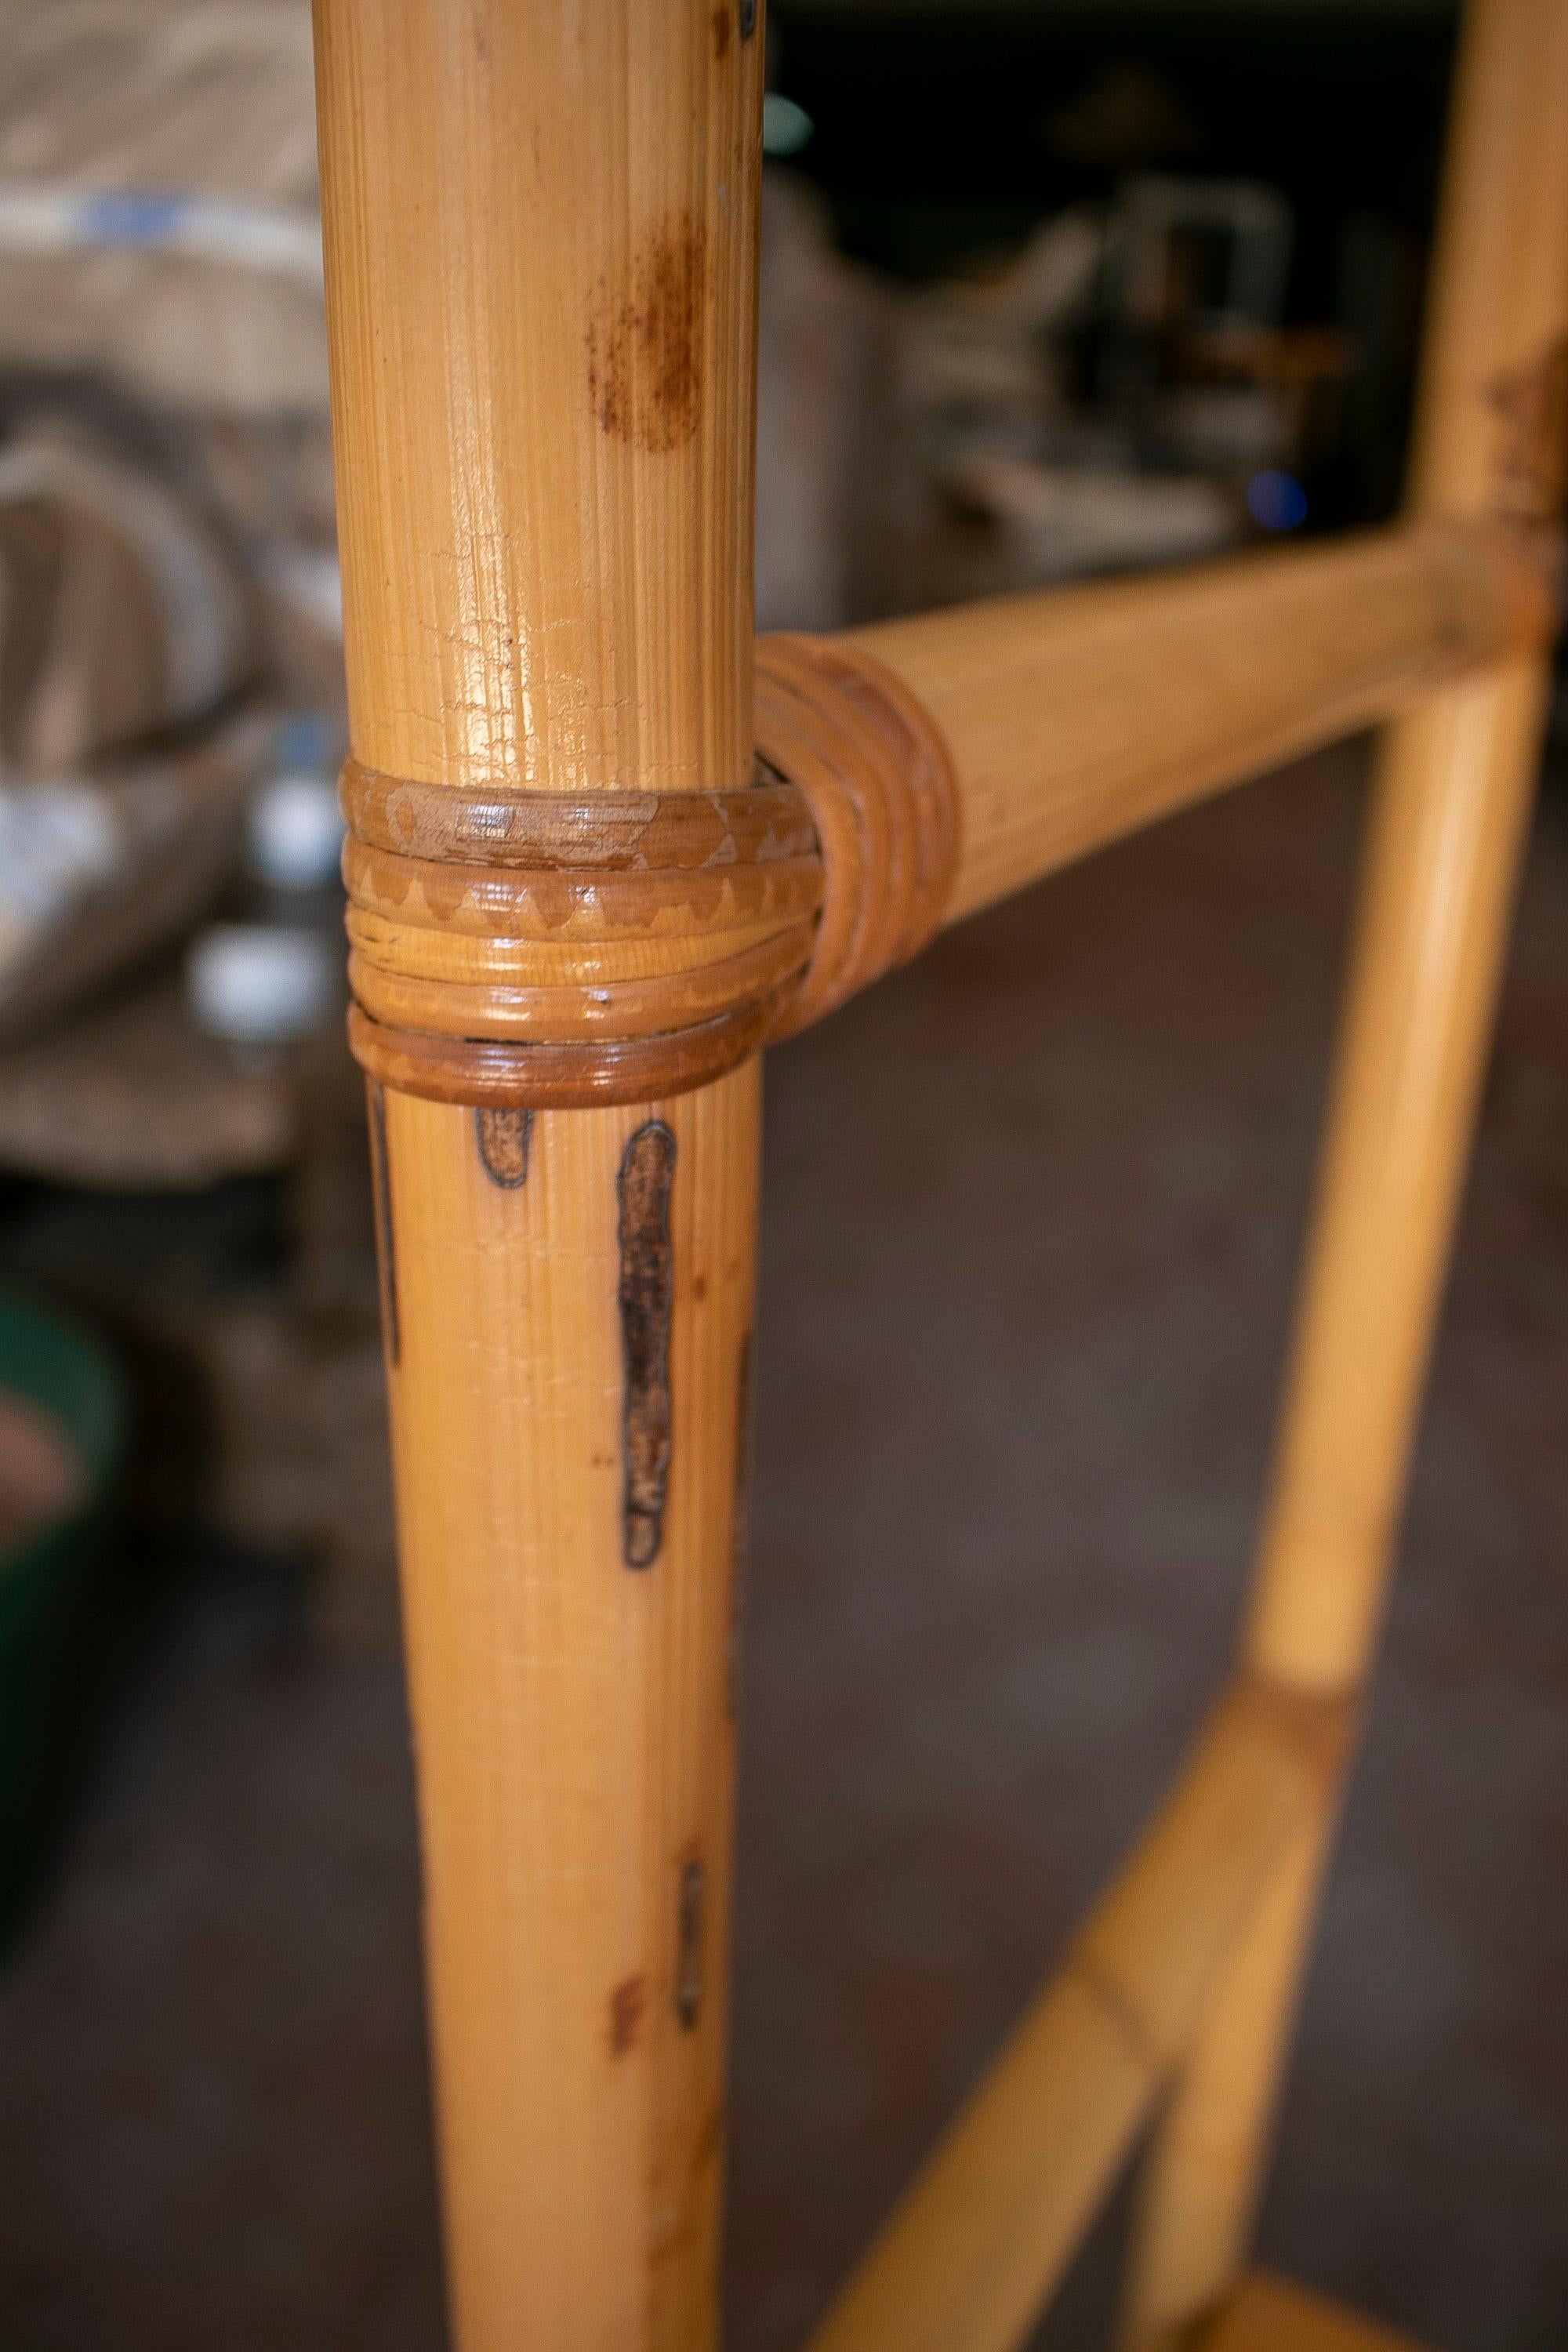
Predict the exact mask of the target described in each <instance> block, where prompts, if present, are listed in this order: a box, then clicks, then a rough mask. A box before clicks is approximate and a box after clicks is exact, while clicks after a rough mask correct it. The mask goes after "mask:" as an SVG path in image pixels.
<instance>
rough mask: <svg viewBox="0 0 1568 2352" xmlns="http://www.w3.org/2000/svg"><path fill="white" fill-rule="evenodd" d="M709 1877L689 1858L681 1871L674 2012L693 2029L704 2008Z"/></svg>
mask: <svg viewBox="0 0 1568 2352" xmlns="http://www.w3.org/2000/svg"><path fill="white" fill-rule="evenodd" d="M706 1893H707V1881H706V1878H705V1876H704V1874H703V1869H702V1864H700V1862H698V1861H696V1860H693V1861H690V1862H689V1863H688V1864H686V1866H685V1868H684V1869H683V1870H682V1872H681V1874H680V1896H679V1909H678V1912H677V1915H676V1945H675V1955H676V1957H675V2014H676V2016H677V2017H678V2018H679V2021H680V2024H681V2026H682V2028H683V2029H684V2031H685V2032H688V2033H690V2032H693V2031H694V2030H695V2028H696V2024H697V2020H698V2018H699V2017H700V2014H701V2011H702V1911H703V1901H704V1896H705V1895H706Z"/></svg>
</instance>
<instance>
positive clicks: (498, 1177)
mask: <svg viewBox="0 0 1568 2352" xmlns="http://www.w3.org/2000/svg"><path fill="white" fill-rule="evenodd" d="M532 1135H533V1113H532V1112H531V1110H477V1111H475V1113H474V1138H475V1140H476V1141H477V1143H478V1144H479V1159H480V1160H481V1162H482V1163H483V1166H484V1171H485V1174H486V1175H487V1176H488V1177H489V1180H490V1182H491V1183H492V1184H500V1185H501V1186H502V1187H503V1188H504V1189H505V1190H506V1191H507V1192H516V1190H517V1188H518V1186H519V1185H520V1184H526V1183H527V1181H528V1147H529V1144H530V1142H531V1139H532Z"/></svg>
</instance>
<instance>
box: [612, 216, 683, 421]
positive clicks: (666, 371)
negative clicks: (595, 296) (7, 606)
mask: <svg viewBox="0 0 1568 2352" xmlns="http://www.w3.org/2000/svg"><path fill="white" fill-rule="evenodd" d="M706 276H707V272H706V267H705V254H704V247H703V239H702V231H701V228H700V225H699V224H698V223H697V222H696V221H695V220H693V219H692V218H691V217H690V216H689V215H686V216H683V217H682V218H680V219H679V220H678V221H675V222H672V223H670V224H668V226H666V227H664V228H662V229H660V230H659V231H658V234H657V235H656V236H653V237H652V238H651V239H650V240H649V241H648V243H647V245H646V246H645V247H644V248H643V250H642V252H641V254H640V255H639V256H638V257H637V260H636V261H635V263H634V265H633V269H632V291H631V293H630V295H629V296H627V297H626V298H624V299H616V298H615V297H613V296H612V295H611V294H610V292H609V289H607V288H604V287H601V289H600V299H599V305H598V312H597V315H596V316H595V319H594V320H593V321H592V323H591V324H590V326H589V329H588V394H589V397H590V399H591V400H592V401H593V404H594V414H595V416H596V417H597V418H598V420H599V425H600V429H601V430H602V431H603V432H605V433H607V434H608V435H609V436H610V437H611V439H612V440H615V441H629V442H631V443H633V444H634V445H635V446H637V448H639V449H648V450H653V451H655V452H662V451H668V450H671V449H679V448H680V447H681V446H683V445H684V444H685V443H686V442H688V441H689V440H690V438H691V436H692V435H693V434H694V433H695V432H696V430H697V421H698V416H699V413H700V408H701V404H702V341H703V336H702V319H703V292H704V286H705V281H706Z"/></svg>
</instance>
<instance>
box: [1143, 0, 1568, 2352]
mask: <svg viewBox="0 0 1568 2352" xmlns="http://www.w3.org/2000/svg"><path fill="white" fill-rule="evenodd" d="M1565 327H1568V0H1474V5H1472V8H1471V12H1470V18H1469V23H1468V31H1467V36H1466V40H1465V44H1464V47H1463V52H1462V57H1461V63H1460V69H1459V79H1458V97H1457V113H1456V124H1455V132H1454V139H1453V147H1452V153H1451V157H1450V166H1449V177H1448V183H1447V192H1446V198H1445V211H1444V218H1443V222H1442V226H1441V233H1440V237H1439V243H1438V247H1437V256H1436V270H1435V278H1434V294H1433V303H1432V318H1431V323H1430V326H1429V330H1428V350H1427V358H1426V377H1425V383H1424V387H1423V405H1422V415H1421V425H1420V434H1419V439H1418V446H1417V454H1416V462H1415V473H1414V478H1413V488H1412V500H1411V503H1412V506H1413V508H1414V510H1415V512H1416V513H1417V514H1424V515H1425V514H1447V515H1464V516H1491V517H1493V518H1495V519H1498V520H1509V521H1512V522H1514V523H1516V524H1517V525H1519V526H1520V528H1521V530H1525V531H1530V530H1534V529H1536V528H1537V527H1539V526H1541V525H1543V524H1545V523H1547V522H1548V521H1549V520H1551V519H1552V516H1554V514H1555V512H1556V510H1557V508H1558V505H1559V502H1560V479H1561V467H1562V462H1563V448H1562V392H1563V334H1564V329H1565ZM1546 684H1547V666H1546V664H1545V663H1544V661H1541V660H1521V661H1515V662H1511V663H1510V664H1508V665H1506V666H1504V667H1500V668H1499V669H1498V670H1496V671H1494V672H1493V673H1492V674H1491V675H1490V676H1489V677H1484V678H1482V679H1480V680H1479V681H1477V682H1475V683H1472V684H1468V685H1466V686H1462V687H1459V688H1455V689H1453V690H1451V691H1449V692H1447V693H1445V694H1443V695H1442V696H1440V697H1438V698H1436V699H1435V700H1434V701H1433V702H1431V703H1430V704H1428V705H1426V706H1425V707H1424V708H1422V709H1420V710H1419V711H1417V712H1416V713H1415V714H1414V715H1413V716H1412V717H1410V718H1408V719H1404V720H1402V721H1400V722H1399V724H1398V725H1397V726H1395V727H1394V728H1393V729H1391V730H1389V733H1388V736H1387V737H1386V739H1385V742H1384V751H1383V758H1382V763H1381V770H1380V774H1379V779H1378V782H1377V784H1376V787H1375V793H1376V798H1375V806H1374V814H1373V828H1372V837H1371V841H1370V845H1369V850H1368V861H1367V876H1366V882H1365V886H1364V890H1363V902H1362V907H1361V910H1360V917H1359V922H1358V930H1357V940H1356V948H1355V955H1354V963H1353V969H1352V982H1351V988H1350V995H1349V1002H1348V1005H1347V1010H1346V1015H1345V1024H1344V1033H1343V1039H1342V1048H1341V1055H1340V1062H1339V1067H1338V1073H1337V1076H1336V1083H1335V1090H1334V1099H1333V1104H1332V1108H1331V1119H1330V1126H1329V1131H1328V1139H1327V1144H1326V1149H1325V1155H1324V1164H1323V1170H1322V1174H1321V1189H1320V1197H1319V1203H1318V1209H1317V1213H1316V1218H1315V1223H1314V1231H1313V1234H1312V1240H1311V1245H1310V1254H1309V1259H1308V1266H1307V1274H1306V1279H1305V1285H1304V1291H1303V1298H1302V1305H1301V1309H1300V1324H1299V1328H1298V1333H1297V1340H1296V1348H1295V1357H1294V1363H1293V1368H1292V1373H1291V1378H1290V1382H1289V1397H1288V1402H1287V1409H1286V1413H1285V1421H1284V1428H1283V1434H1282V1439H1281V1444H1280V1451H1279V1464H1278V1467H1277V1472H1276V1476H1275V1483H1274V1491H1273V1496H1272V1499H1271V1502H1270V1506H1269V1509H1268V1518H1267V1524H1266V1527H1265V1530H1264V1537H1263V1545H1262V1553H1261V1559H1260V1561H1259V1566H1258V1580H1257V1588H1256V1591H1255V1596H1254V1601H1253V1605H1252V1609H1251V1612H1250V1617H1249V1622H1248V1624H1247V1631H1246V1635H1245V1643H1244V1646H1245V1653H1246V1663H1247V1666H1248V1667H1249V1668H1250V1669H1251V1671H1253V1672H1255V1673H1257V1674H1259V1675H1265V1676H1267V1677H1269V1678H1271V1679H1272V1680H1274V1681H1277V1682H1279V1683H1282V1684H1285V1685H1289V1686H1293V1687H1295V1688H1299V1689H1303V1690H1309V1691H1312V1692H1316V1693H1320V1694H1322V1693H1342V1694H1345V1695H1349V1694H1352V1693H1353V1692H1355V1691H1356V1690H1357V1689H1358V1688H1359V1687H1360V1686H1361V1685H1362V1683H1363V1678H1364V1675H1365V1673H1366V1669H1367V1665H1368V1662H1369V1659H1370V1656H1371V1653H1372V1648H1373V1643H1374V1642H1375V1638H1376V1633H1377V1629H1378V1623H1379V1620H1380V1617H1381V1612H1382V1604H1383V1598H1384V1588H1385V1585H1386V1580H1387V1575H1388V1570H1389V1566H1390V1560H1391V1555H1392V1549H1393V1544H1394V1537H1395V1534H1396V1529H1397V1519H1398V1513H1399V1509H1400V1505H1401V1501H1402V1497H1403V1494H1404V1489H1405V1478H1406V1472H1407V1465H1408V1460H1409V1454H1410V1448H1411V1444H1412V1438H1413V1433H1414V1429H1415V1418H1416V1413H1417V1410H1418V1406H1419V1401H1420V1392H1421V1387H1422V1382H1423V1379H1424V1376H1425V1371H1426V1360H1427V1354H1428V1350H1429V1346H1430V1340H1431V1334H1432V1328H1433V1324H1434V1321H1435V1318H1436V1309H1437V1306H1438V1303H1439V1299H1440V1294H1441V1286H1442V1282H1443V1277H1444V1273H1445V1268H1446V1265H1447V1255H1448V1251H1449V1245H1450V1239H1451V1234H1452V1228H1453V1222H1454V1216H1455V1212H1456V1207H1457V1203H1458V1196H1459V1191H1460V1186H1461V1183H1462V1180H1463V1174H1464V1169H1465V1165H1466V1160H1467V1158H1468V1148H1469V1141H1470V1136H1471V1132H1472V1129H1473V1126H1474V1118H1475V1107H1476V1099H1477V1095H1478V1092H1479V1082H1480V1077H1481V1073H1482V1069H1483V1066H1484V1061H1485V1055H1486V1049H1487V1043H1488V1038H1489V1032H1490V1023H1491V1014H1492V1008H1493V1004H1494V1001H1495V996H1496V991H1497V985H1498V978H1499V971H1500V963H1501V959H1502V952H1503V948H1504V945H1505V940H1506V929H1507V922H1508V917H1509V910H1510V904H1511V899H1512V894H1513V888H1514V882H1515V877H1516V873H1517V868H1518V864H1519V857H1520V852H1521V845H1522V841H1523V838H1524V834H1525V828H1526V824H1527V821H1528V814H1529V804H1530V798H1531V788H1532V785H1533V781H1534V773H1535V768H1536V763H1537V760H1538V757H1539V750H1540V739H1541V726H1542V710H1543V705H1544V697H1545V691H1546ZM1331 1813H1332V1796H1331V1794H1330V1796H1329V1798H1328V1799H1327V1801H1326V1803H1325V1812H1324V1818H1323V1821H1322V1822H1321V1825H1320V1827H1319V1830H1318V1832H1317V1833H1316V1834H1315V1835H1312V1836H1308V1837H1305V1838H1303V1840H1302V1842H1301V1843H1300V1848H1299V1850H1298V1851H1297V1852H1295V1853H1293V1854H1292V1855H1291V1857H1290V1858H1289V1862H1288V1864H1286V1866H1285V1867H1284V1869H1283V1870H1282V1872H1281V1874H1280V1876H1279V1881H1278V1882H1277V1884H1276V1886H1275V1888H1274V1890H1273V1892H1272V1895H1270V1897H1269V1899H1268V1901H1267V1902H1266V1903H1265V1905H1264V1906H1262V1908H1261V1910H1260V1912H1259V1916H1258V1919H1257V1921H1256V1923H1255V1925H1254V1927H1253V1929H1252V1931H1251V1934H1250V1936H1249V1937H1248V1938H1247V1940H1246V1942H1245V1943H1244V1945H1243V1946H1242V1948H1241V1949H1240V1950H1239V1951H1238V1953H1237V1957H1236V1958H1235V1960H1234V1962H1233V1963H1232V1966H1231V1968H1230V1969H1229V1971H1228V1972H1227V1975H1226V1979H1225V1980H1224V1982H1223V1985H1222V1987H1221V1990H1220V1992H1219V1995H1218V1997H1217V1998H1216V2000H1215V2005H1214V2010H1213V2013H1212V2016H1211V2018H1210V2021H1209V2023H1208V2025H1207V2027H1206V2029H1205V2032H1204V2033H1203V2035H1202V2036H1201V2037H1200V2039H1199V2042H1198V2043H1197V2045H1196V2047H1195V2049H1194V2053H1193V2055H1192V2057H1191V2060H1190V2062H1189V2063H1188V2064H1187V2066H1186V2067H1185V2069H1184V2074H1183V2076H1182V2078H1181V2080H1180V2082H1179V2084H1178V2086H1177V2089H1176V2091H1175V2094H1174V2095H1173V2101H1172V2104H1171V2107H1170V2110H1169V2113H1168V2116H1167V2118H1166V2120H1165V2122H1164V2124H1163V2128H1162V2131H1161V2133H1160V2135H1159V2137H1158V2139H1157V2142H1156V2145H1155V2147H1154V2149H1153V2150H1152V2155H1151V2158H1150V2164H1149V2169H1148V2174H1147V2178H1146V2181H1145V2187H1144V2193H1143V2200H1142V2212H1141V2216H1140V2221H1139V2225H1138V2229H1137V2231H1136V2235H1135V2242H1134V2248H1133V2259H1132V2267H1131V2281H1130V2288H1129V2294H1128V2301H1127V2306H1126V2314H1125V2326H1124V2333H1125V2340H1126V2341H1127V2342H1128V2344H1129V2345H1130V2346H1136V2347H1140V2352H1142V2347H1154V2346H1160V2345H1165V2344H1170V2343H1173V2341H1174V2340H1175V2339H1176V2338H1177V2337H1178V2336H1180V2335H1181V2333H1182V2331H1183V2330H1184V2328H1185V2327H1187V2326H1190V2325H1191V2324H1192V2323H1193V2322H1194V2320H1195V2319H1197V2318H1198V2317H1200V2316H1201V2315H1202V2314H1203V2313H1205V2311H1206V2310H1208V2309H1210V2308H1211V2307H1212V2306H1213V2305H1215V2304H1216V2303H1217V2302H1218V2301H1219V2300H1220V2299H1221V2298H1222V2297H1223V2295H1224V2294H1225V2293H1226V2290H1227V2288H1228V2287H1229V2285H1230V2284H1232V2282H1233V2280H1234V2279H1235V2277H1236V2275H1237V2271H1238V2268H1239V2266H1240V2263H1241V2261H1242V2257H1243V2252H1244V2246H1245V2241H1246V2237H1247V2231H1248V2229H1249V2227H1250V2223H1251V2218H1252V2213H1253V2209H1254V2205H1255V2201H1256V2198H1257V2194H1258V2180H1259V2174H1260V2168H1261V2164H1262V2160H1263V2155H1264V2147H1265V2141H1266V2137H1267V2130H1268V2121H1269V2117H1270V2116H1271V2113H1272V2109H1273V2106H1274V2103H1275V2099H1276V2095H1277V2088H1278V2083H1279V2074H1280V2069H1281V2065H1282V2060H1283V2053H1284V2050H1285V2046H1286V2043H1287V2040H1288V2036H1289V2026H1290V2022H1291V2018H1292V2015H1293V2011H1294V2005H1295V1990H1296V1986H1297V1982H1298V1979H1299V1977H1300V1971H1301V1969H1302V1965H1303V1959H1304V1954H1305V1949H1306V1945H1307V1940H1308V1937H1309V1935H1310V1926H1311V1921H1312V1917H1313V1916H1314V1912H1315V1906H1316V1895H1317V1887H1318V1883H1319V1878H1320V1874H1321V1862H1322V1857H1323V1854H1324V1852H1325V1851H1326V1848H1327V1844H1328V1840H1329V1833H1330V1830H1331Z"/></svg>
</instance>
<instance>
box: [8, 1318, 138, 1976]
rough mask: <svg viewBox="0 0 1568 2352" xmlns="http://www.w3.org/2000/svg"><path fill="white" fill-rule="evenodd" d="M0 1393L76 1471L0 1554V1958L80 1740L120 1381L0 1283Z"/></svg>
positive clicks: (114, 1463)
mask: <svg viewBox="0 0 1568 2352" xmlns="http://www.w3.org/2000/svg"><path fill="white" fill-rule="evenodd" d="M0 1388H4V1389H8V1390H10V1391H11V1392H12V1393H13V1394H14V1395H16V1396H19V1397H22V1398H24V1399H26V1402H28V1403H29V1404H31V1405H33V1406H35V1407H37V1410H38V1411H40V1412H44V1413H47V1415H48V1416H49V1418H50V1419H51V1420H52V1421H53V1422H54V1423H55V1424H56V1426H57V1427H58V1429H59V1430H60V1431H62V1432H63V1433H64V1435H65V1438H66V1440H67V1443H68V1445H69V1447H70V1450H71V1452H72V1453H73V1454H75V1455H76V1457H77V1460H78V1462H79V1465H80V1468H81V1474H82V1475H81V1483H80V1486H79V1488H78V1490H77V1492H76V1494H75V1495H74V1496H73V1498H72V1500H71V1503H70V1505H69V1507H68V1509H67V1510H66V1511H65V1512H64V1513H63V1514H62V1515H61V1516H60V1517H57V1518H55V1519H53V1520H51V1521H48V1522H47V1523H46V1524H45V1525H44V1526H43V1527H41V1528H34V1529H33V1530H32V1531H31V1532H30V1533H29V1534H28V1535H27V1536H26V1538H24V1539H23V1541H22V1542H21V1543H20V1544H18V1545H17V1546H16V1547H15V1548H14V1549H12V1550H11V1551H9V1552H8V1553H7V1554H5V1556H4V1557H3V1558H0V1953H4V1952H5V1950H6V1949H7V1948H8V1947H9V1946H10V1944H11V1943H12V1942H13V1940H14V1939H15V1937H16V1931H17V1929H18V1928H19V1927H20V1926H21V1924H22V1922H23V1919H24V1917H25V1916H26V1909H27V1906H28V1904H29V1902H30V1900H31V1898H32V1896H33V1895H34V1894H35V1893H36V1892H37V1888H38V1885H39V1882H40V1880H41V1878H42V1876H43V1874H44V1870H45V1866H46V1864H47V1861H48V1858H49V1854H50V1853H51V1851H52V1849H53V1847H54V1845H55V1843H56V1841H57V1838H58V1833H59V1830H60V1828H61V1825H62V1822H63V1820H64V1817H65V1814H66V1811H67V1809H68V1804H69V1801H70V1797H71V1794H72V1791H73V1789H74V1786H75V1783H76V1780H77V1777H78V1771H79V1766H80V1762H81V1759H82V1755H83V1751H84V1746H85V1743H86V1740H87V1738H88V1736H89V1728H90V1722H91V1715H92V1704H91V1702H92V1696H93V1686H94V1675H93V1673H92V1671H91V1664H90V1662H91V1655H92V1652H91V1643H92V1635H93V1631H94V1625H93V1620H94V1613H95V1610H94V1604H95V1601H96V1599H97V1590H96V1588H97V1586H98V1581H99V1577H100V1572H101V1564H102V1559H103V1539H104V1534H105V1529H106V1526H107V1520H108V1506H109V1499H110V1493H111V1490H112V1487H113V1485H114V1480H115V1474H116V1472H117V1470H118V1468H119V1465H120V1460H121V1450H122V1446H123V1442H124V1429H125V1401H124V1392H123V1390H122V1389H121V1382H120V1379H119V1376H118V1374H117V1373H116V1371H115V1370H114V1368H113V1367H112V1365H111V1364H110V1361H109V1359H108V1358H107V1357H106V1356H105V1355H104V1354H103V1352H102V1350H101V1349H100V1348H99V1347H98V1345H97V1344H96V1342H95V1341H94V1340H92V1339H89V1337H88V1336H87V1334H86V1333H85V1332H83V1331H81V1330H79V1329H78V1328H77V1327H76V1326H75V1325H74V1324H72V1323H70V1322H68V1321H67V1320H66V1318H64V1317H63V1316H58V1315H56V1314H54V1313H52V1312H51V1311H50V1310H49V1309H47V1307H40V1306H38V1305H37V1304H36V1303H35V1302H34V1301H33V1300H31V1299H28V1298H25V1297H21V1296H20V1295H19V1294H18V1293H17V1292H16V1291H13V1290H10V1289H8V1288H6V1287H5V1286H0Z"/></svg>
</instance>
